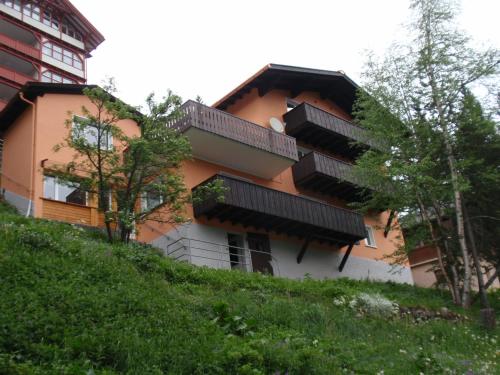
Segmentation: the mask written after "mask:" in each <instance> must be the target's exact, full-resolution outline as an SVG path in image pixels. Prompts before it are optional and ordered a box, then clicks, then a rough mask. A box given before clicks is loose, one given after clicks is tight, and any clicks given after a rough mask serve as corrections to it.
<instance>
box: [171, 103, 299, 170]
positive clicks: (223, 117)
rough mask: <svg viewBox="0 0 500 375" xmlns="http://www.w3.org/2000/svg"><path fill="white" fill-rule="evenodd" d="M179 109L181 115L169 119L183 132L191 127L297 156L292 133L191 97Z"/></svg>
mask: <svg viewBox="0 0 500 375" xmlns="http://www.w3.org/2000/svg"><path fill="white" fill-rule="evenodd" d="M181 112H182V115H181V117H180V118H179V119H178V120H176V121H175V122H172V123H171V126H173V127H177V128H178V129H180V130H181V131H183V132H184V131H187V130H188V129H189V128H192V127H193V128H197V129H200V130H204V131H207V132H210V133H213V134H217V135H219V136H222V137H225V138H228V139H232V140H235V141H238V142H241V143H243V144H246V145H249V146H252V147H256V148H258V149H261V150H265V151H268V152H271V153H274V154H277V155H280V156H283V157H285V158H289V159H292V160H295V161H297V160H298V155H297V146H296V143H295V139H294V138H293V137H289V136H287V135H285V134H280V133H277V132H275V131H273V130H271V129H267V128H264V127H262V126H259V125H257V124H254V123H252V122H249V121H246V120H243V119H241V118H238V117H236V116H233V115H231V114H229V113H227V112H224V111H220V110H218V109H215V108H211V107H207V106H205V105H203V104H200V103H197V102H194V101H191V100H189V101H187V102H186V103H184V104H183V105H182V108H181Z"/></svg>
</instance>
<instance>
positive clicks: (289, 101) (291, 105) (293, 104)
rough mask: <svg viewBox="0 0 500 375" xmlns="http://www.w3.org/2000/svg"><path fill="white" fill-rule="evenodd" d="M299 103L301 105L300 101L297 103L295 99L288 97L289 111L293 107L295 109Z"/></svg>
mask: <svg viewBox="0 0 500 375" xmlns="http://www.w3.org/2000/svg"><path fill="white" fill-rule="evenodd" d="M298 105H299V103H297V102H296V101H295V100H292V99H288V98H287V99H286V111H287V112H290V111H291V110H292V109H294V108H295V107H297V106H298Z"/></svg>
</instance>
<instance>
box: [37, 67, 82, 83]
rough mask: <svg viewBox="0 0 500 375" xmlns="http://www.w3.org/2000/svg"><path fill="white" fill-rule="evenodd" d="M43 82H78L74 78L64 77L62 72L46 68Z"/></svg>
mask: <svg viewBox="0 0 500 375" xmlns="http://www.w3.org/2000/svg"><path fill="white" fill-rule="evenodd" d="M42 82H52V83H76V82H75V81H73V80H72V79H69V78H66V77H63V76H62V75H60V74H57V73H54V72H51V71H50V70H46V71H45V72H43V73H42Z"/></svg>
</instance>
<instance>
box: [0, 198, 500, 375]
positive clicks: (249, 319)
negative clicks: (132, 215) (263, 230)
mask: <svg viewBox="0 0 500 375" xmlns="http://www.w3.org/2000/svg"><path fill="white" fill-rule="evenodd" d="M360 292H371V293H381V294H383V295H384V296H386V297H388V298H390V299H391V300H393V301H395V302H397V303H399V304H401V305H403V306H415V305H420V306H427V307H431V308H436V309H438V308H441V307H443V306H446V305H447V304H448V303H449V299H448V297H447V296H446V295H445V294H441V293H439V292H437V291H433V290H424V289H418V288H414V287H410V286H402V285H395V284H387V283H384V284H383V283H370V282H356V281H350V280H335V281H312V280H306V281H303V282H299V281H292V280H285V279H279V278H273V277H268V276H263V275H259V274H244V273H240V272H228V271H216V270H209V269H205V268H196V267H192V266H190V265H187V264H179V263H174V262H173V261H171V260H169V259H167V258H164V257H162V256H160V255H159V254H158V253H157V252H156V251H155V250H154V249H150V248H147V247H142V246H139V245H134V246H128V247H127V246H122V245H114V246H110V245H108V244H106V243H105V242H104V241H103V240H102V239H101V238H100V236H99V234H97V233H92V232H87V231H84V230H83V229H79V228H76V227H73V226H70V225H65V224H57V223H51V222H47V221H41V220H32V219H27V218H24V217H20V216H18V215H15V214H13V213H10V212H9V211H8V209H6V208H5V206H2V205H0V301H1V308H0V374H122V373H128V374H162V373H169V374H336V373H355V374H377V373H379V374H381V373H385V374H419V373H420V372H422V373H425V374H443V373H450V374H459V373H465V372H467V370H469V369H470V370H472V371H473V373H474V374H495V373H497V374H498V373H500V367H499V365H498V360H499V354H500V353H499V352H498V349H497V348H498V342H497V341H496V340H498V338H497V336H498V332H499V331H498V330H497V331H496V332H494V333H489V334H487V333H485V332H483V331H482V330H481V329H480V328H479V327H477V326H476V325H475V324H474V323H472V322H471V321H466V322H451V321H444V320H431V321H427V322H415V321H414V320H413V319H411V318H400V317H395V318H384V317H382V318H380V317H376V316H375V317H373V316H367V315H363V314H361V313H359V312H358V311H356V310H354V309H353V308H351V307H349V305H348V303H346V304H344V303H343V301H350V300H352V298H353V297H354V296H356V295H357V294H358V293H360Z"/></svg>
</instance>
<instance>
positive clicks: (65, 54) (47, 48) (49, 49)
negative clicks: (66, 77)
mask: <svg viewBox="0 0 500 375" xmlns="http://www.w3.org/2000/svg"><path fill="white" fill-rule="evenodd" d="M42 52H43V54H44V55H47V56H50V57H53V58H54V59H56V60H59V61H62V62H63V63H65V64H66V65H69V66H72V67H74V68H76V69H78V70H83V63H82V60H81V59H80V56H78V55H77V54H76V53H74V52H71V51H69V50H67V49H65V48H62V47H59V46H58V45H56V44H54V43H51V42H45V43H43V49H42Z"/></svg>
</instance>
